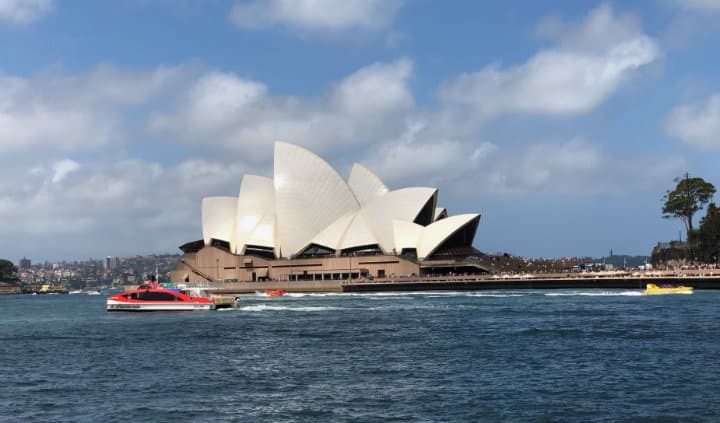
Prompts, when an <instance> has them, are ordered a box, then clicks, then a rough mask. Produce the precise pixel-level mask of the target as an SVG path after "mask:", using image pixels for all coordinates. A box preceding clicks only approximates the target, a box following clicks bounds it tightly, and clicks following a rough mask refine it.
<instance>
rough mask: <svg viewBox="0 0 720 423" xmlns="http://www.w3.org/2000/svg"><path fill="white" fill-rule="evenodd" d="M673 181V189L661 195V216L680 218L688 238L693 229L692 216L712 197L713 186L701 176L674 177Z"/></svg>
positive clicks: (713, 192)
mask: <svg viewBox="0 0 720 423" xmlns="http://www.w3.org/2000/svg"><path fill="white" fill-rule="evenodd" d="M675 183H676V184H677V185H676V186H675V189H674V190H672V191H668V192H667V193H666V194H665V197H663V200H664V201H665V204H664V205H663V209H662V212H663V218H664V219H682V220H683V222H684V223H685V229H687V232H688V239H689V237H690V236H691V231H692V230H693V221H692V219H693V216H694V215H695V213H697V212H698V211H699V210H701V209H702V208H703V207H704V206H705V204H707V203H708V202H709V201H710V200H711V199H712V196H713V194H715V187H714V186H713V184H711V183H710V182H707V181H705V180H704V179H703V178H690V177H685V178H675Z"/></svg>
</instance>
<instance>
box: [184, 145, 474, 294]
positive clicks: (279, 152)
mask: <svg viewBox="0 0 720 423" xmlns="http://www.w3.org/2000/svg"><path fill="white" fill-rule="evenodd" d="M479 222H480V215H479V214H460V215H456V216H449V215H448V213H447V210H446V209H444V208H442V207H438V190H437V189H435V188H426V187H411V188H403V189H397V190H390V189H388V187H387V186H386V185H385V184H384V183H383V182H382V181H381V180H380V178H378V177H377V176H376V175H375V174H374V173H372V172H371V171H370V170H368V169H367V168H365V167H363V166H361V165H359V164H355V165H354V166H353V168H352V171H351V173H350V177H349V179H348V180H347V181H345V180H344V179H343V178H342V177H341V176H340V175H339V174H338V172H337V171H335V169H333V168H332V167H331V166H330V165H329V164H328V163H327V162H326V161H325V160H323V159H321V158H320V157H318V156H317V155H315V154H314V153H312V152H310V151H308V150H306V149H304V148H302V147H298V146H296V145H293V144H288V143H284V142H277V143H275V156H274V172H273V177H272V178H267V177H262V176H255V175H245V176H244V177H243V178H242V182H241V184H240V192H239V194H238V195H237V196H232V197H206V198H204V199H203V201H202V235H203V239H202V240H197V241H193V242H188V243H186V244H184V245H182V246H181V247H180V249H181V250H182V251H183V253H184V255H183V257H182V259H181V260H180V262H179V263H178V265H177V267H176V269H175V270H174V271H173V272H172V273H171V279H172V280H173V281H175V282H183V281H184V282H197V281H225V282H244V281H300V280H302V281H318V280H322V281H325V280H352V279H359V280H369V279H375V278H379V279H383V278H391V277H394V276H396V275H397V276H400V275H403V276H420V275H424V274H450V273H453V272H458V273H460V272H463V273H481V272H483V271H484V269H483V268H482V267H480V266H478V265H474V264H472V262H473V261H472V258H476V257H477V256H478V255H480V254H481V253H480V252H479V251H477V250H475V249H474V248H473V247H472V242H473V239H474V237H475V232H476V230H477V226H478V223H479Z"/></svg>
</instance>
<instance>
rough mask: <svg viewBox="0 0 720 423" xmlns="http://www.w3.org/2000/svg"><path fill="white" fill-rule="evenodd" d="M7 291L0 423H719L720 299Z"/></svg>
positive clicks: (563, 293)
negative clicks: (160, 298) (165, 304)
mask: <svg viewBox="0 0 720 423" xmlns="http://www.w3.org/2000/svg"><path fill="white" fill-rule="evenodd" d="M104 301H105V297H104V296H100V297H98V296H77V295H72V296H68V295H64V296H63V295H52V296H4V297H0V356H1V357H2V360H0V374H1V375H2V378H1V379H2V382H1V383H0V422H17V421H22V422H49V421H53V422H99V421H103V422H114V421H118V422H119V421H123V422H128V421H132V422H176V421H177V422H235V421H237V422H244V421H274V422H294V421H299V422H337V421H364V422H390V421H392V422H396V421H413V422H415V421H422V422H441V421H467V422H471V421H472V422H480V421H486V422H497V421H510V422H536V421H557V422H565V421H567V422H576V421H597V422H616V421H623V422H679V421H682V422H692V421H718V420H720V403H719V402H718V401H717V400H716V399H715V397H716V396H717V393H718V392H720V366H719V365H718V363H719V361H720V319H719V318H718V317H719V316H720V292H718V291H697V292H695V293H694V294H692V295H669V296H654V297H645V296H642V295H640V291H639V290H606V291H601V290H547V291H520V290H518V291H491V292H488V291H483V292H426V293H402V294H399V293H382V294H370V293H369V294H291V295H288V296H284V297H276V298H268V297H264V296H262V295H246V296H243V297H242V306H241V308H240V309H236V310H227V311H215V312H189V313H147V314H141V313H138V314H133V313H107V312H106V311H105V309H104V305H105V304H104Z"/></svg>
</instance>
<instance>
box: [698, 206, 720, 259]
mask: <svg viewBox="0 0 720 423" xmlns="http://www.w3.org/2000/svg"><path fill="white" fill-rule="evenodd" d="M696 242H697V245H698V256H699V257H698V258H699V259H700V260H702V261H705V262H710V263H716V262H717V261H718V258H720V208H718V207H717V206H716V205H715V203H710V205H709V206H708V208H707V213H706V214H705V217H703V218H702V220H701V221H700V228H699V229H698V230H697V241H696Z"/></svg>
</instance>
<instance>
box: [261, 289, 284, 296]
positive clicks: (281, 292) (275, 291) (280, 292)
mask: <svg viewBox="0 0 720 423" xmlns="http://www.w3.org/2000/svg"><path fill="white" fill-rule="evenodd" d="M285 294H287V291H286V290H284V289H266V290H265V295H267V296H268V297H279V296H281V295H285Z"/></svg>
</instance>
